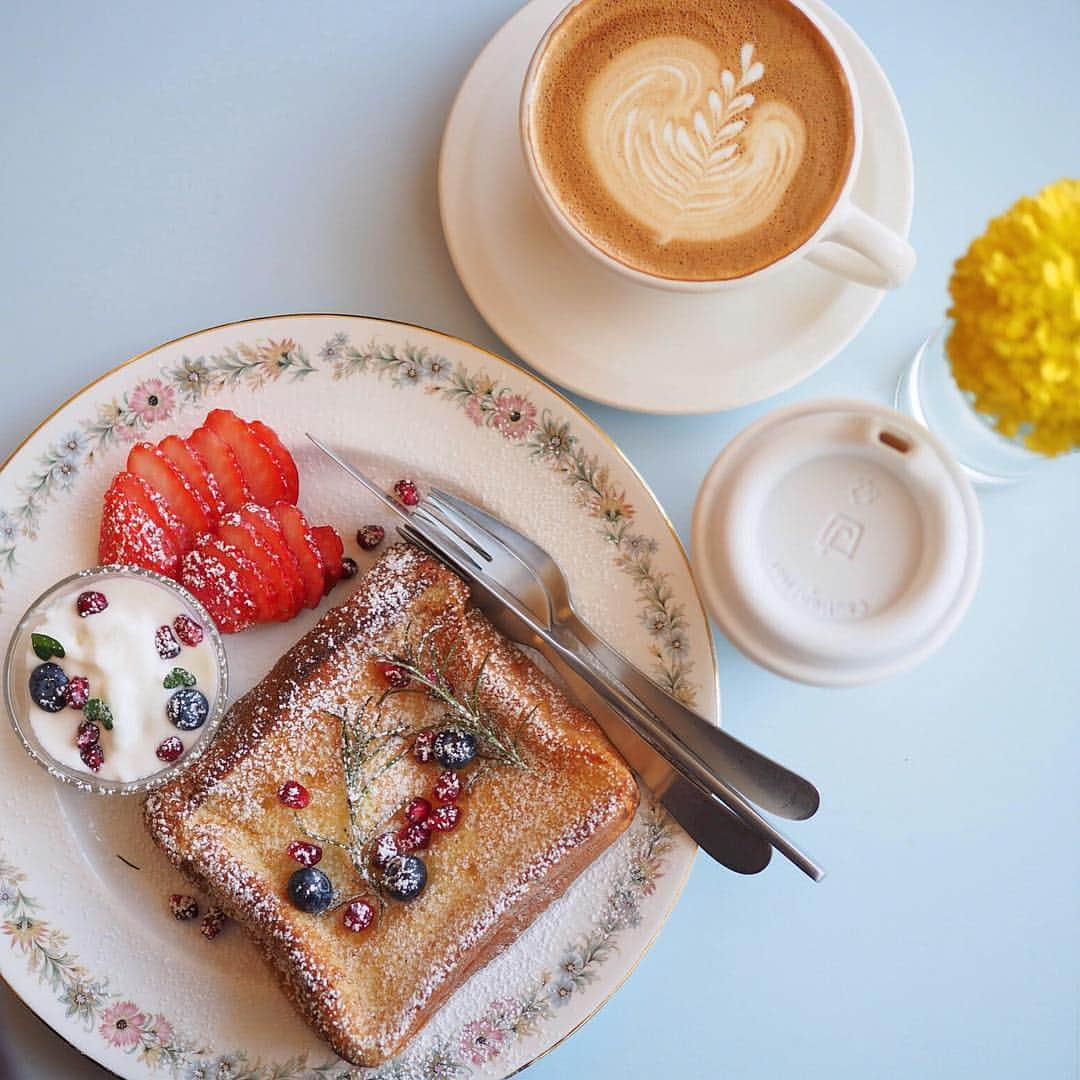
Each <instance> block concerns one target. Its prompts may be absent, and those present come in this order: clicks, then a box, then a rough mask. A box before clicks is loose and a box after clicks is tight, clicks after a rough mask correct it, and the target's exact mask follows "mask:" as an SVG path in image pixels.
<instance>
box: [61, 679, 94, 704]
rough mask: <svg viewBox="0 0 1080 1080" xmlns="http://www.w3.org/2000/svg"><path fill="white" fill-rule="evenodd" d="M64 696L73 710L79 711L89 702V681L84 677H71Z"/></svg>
mask: <svg viewBox="0 0 1080 1080" xmlns="http://www.w3.org/2000/svg"><path fill="white" fill-rule="evenodd" d="M64 694H65V696H66V697H67V703H68V704H69V705H70V706H71V707H72V708H73V709H81V708H82V707H83V706H84V705H85V704H86V703H87V701H89V700H90V680H89V679H88V678H87V677H86V676H85V675H72V676H71V678H70V679H68V684H67V686H65V687H64Z"/></svg>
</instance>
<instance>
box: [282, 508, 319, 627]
mask: <svg viewBox="0 0 1080 1080" xmlns="http://www.w3.org/2000/svg"><path fill="white" fill-rule="evenodd" d="M270 513H271V514H273V515H274V519H275V520H276V521H277V523H278V524H279V525H280V526H281V532H282V534H283V535H284V537H285V542H286V543H287V544H288V545H289V547H290V548H291V549H292V553H293V554H294V555H295V556H296V561H297V562H298V563H299V564H300V576H301V577H302V578H303V581H304V600H305V603H306V604H307V606H308V607H309V608H313V607H316V606H317V605H318V603H319V600H320V598H321V597H322V594H323V588H324V587H325V585H326V574H325V572H324V571H323V559H322V555H321V553H320V552H319V546H318V544H316V542H315V537H314V536H312V535H311V526H310V525H308V523H307V518H305V517H304V515H303V514H301V513H300V511H299V510H298V509H297V508H296V507H295V506H293V505H292V503H286V502H279V503H274V505H273V506H271V507H270Z"/></svg>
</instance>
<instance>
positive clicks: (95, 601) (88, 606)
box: [75, 589, 109, 619]
mask: <svg viewBox="0 0 1080 1080" xmlns="http://www.w3.org/2000/svg"><path fill="white" fill-rule="evenodd" d="M108 606H109V601H108V600H106V599H105V594H104V593H103V592H97V591H96V590H95V589H87V591H86V592H81V593H79V595H78V596H77V597H76V598H75V610H76V611H77V612H78V613H79V614H80V615H81V616H82V618H84V619H85V618H86V616H87V615H100V614H101V612H103V611H104V610H105V609H106V608H107V607H108Z"/></svg>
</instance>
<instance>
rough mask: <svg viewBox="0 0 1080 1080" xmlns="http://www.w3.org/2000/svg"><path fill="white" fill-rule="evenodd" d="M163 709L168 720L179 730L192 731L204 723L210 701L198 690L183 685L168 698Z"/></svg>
mask: <svg viewBox="0 0 1080 1080" xmlns="http://www.w3.org/2000/svg"><path fill="white" fill-rule="evenodd" d="M165 711H166V713H167V714H168V716H169V720H170V721H171V722H172V724H173V725H174V726H175V727H178V728H179V729H180V730H181V731H194V730H195V729H196V728H201V727H202V726H203V724H205V723H206V718H207V717H208V716H209V715H210V703H209V702H208V701H207V700H206V697H205V696H204V695H203V693H202V692H201V691H199V690H193V689H191V688H190V687H185V688H184V689H183V690H177V691H176V693H175V694H173V695H172V697H170V698H169V703H168V705H166V706H165Z"/></svg>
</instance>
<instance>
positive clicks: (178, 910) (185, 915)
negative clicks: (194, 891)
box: [169, 893, 199, 922]
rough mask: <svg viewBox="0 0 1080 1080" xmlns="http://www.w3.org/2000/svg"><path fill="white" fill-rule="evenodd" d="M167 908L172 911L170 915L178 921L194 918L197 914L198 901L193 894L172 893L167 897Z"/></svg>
mask: <svg viewBox="0 0 1080 1080" xmlns="http://www.w3.org/2000/svg"><path fill="white" fill-rule="evenodd" d="M169 910H170V911H171V912H172V917H173V918H174V919H178V920H179V921H180V922H183V921H184V920H185V919H194V918H195V916H196V915H198V914H199V901H198V900H196V899H195V897H194V896H187V895H185V894H184V893H173V894H172V896H170V897H169Z"/></svg>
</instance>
